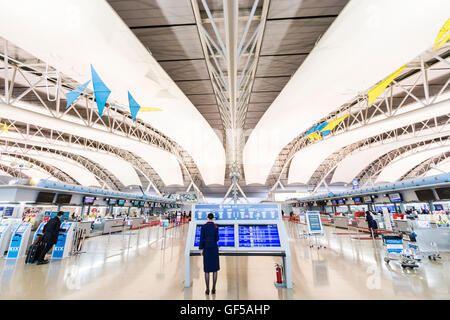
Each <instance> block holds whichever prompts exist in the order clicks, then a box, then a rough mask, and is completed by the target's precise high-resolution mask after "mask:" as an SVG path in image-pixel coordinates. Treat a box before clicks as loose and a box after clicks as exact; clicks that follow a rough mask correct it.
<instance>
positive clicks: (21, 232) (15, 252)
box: [6, 222, 31, 259]
mask: <svg viewBox="0 0 450 320" xmlns="http://www.w3.org/2000/svg"><path fill="white" fill-rule="evenodd" d="M30 234H31V223H29V222H23V223H20V224H19V225H18V227H17V228H16V229H15V230H14V232H13V234H12V237H11V241H10V243H9V248H8V255H7V256H6V259H17V258H20V257H22V256H24V255H25V253H26V251H27V247H28V240H29V238H30Z"/></svg>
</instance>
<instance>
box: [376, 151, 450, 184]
mask: <svg viewBox="0 0 450 320" xmlns="http://www.w3.org/2000/svg"><path fill="white" fill-rule="evenodd" d="M448 150H450V146H449V145H447V146H444V147H438V148H434V149H431V150H425V151H419V152H417V151H413V152H410V153H409V154H410V156H406V157H403V156H402V157H401V159H399V160H397V161H395V160H394V161H393V162H392V163H390V164H389V165H388V166H386V167H385V168H384V169H383V170H382V171H381V172H380V174H379V175H378V178H377V180H376V183H384V182H395V181H397V180H398V179H400V178H401V177H402V176H403V175H404V174H406V173H407V172H408V171H409V170H411V169H413V168H414V167H415V166H417V165H419V164H420V163H422V162H423V161H425V160H427V159H429V158H431V157H433V156H435V155H438V154H440V153H442V152H446V151H448Z"/></svg>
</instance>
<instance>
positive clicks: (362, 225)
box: [356, 217, 369, 228]
mask: <svg viewBox="0 0 450 320" xmlns="http://www.w3.org/2000/svg"><path fill="white" fill-rule="evenodd" d="M356 220H357V226H358V227H360V228H368V227H369V225H368V224H367V221H366V217H358V218H356Z"/></svg>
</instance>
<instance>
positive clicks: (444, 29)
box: [433, 19, 450, 49]
mask: <svg viewBox="0 0 450 320" xmlns="http://www.w3.org/2000/svg"><path fill="white" fill-rule="evenodd" d="M449 30H450V19H448V20H447V22H445V23H444V25H443V27H442V28H441V30H440V31H439V33H438V35H437V37H436V40H434V45H433V49H439V48H440V47H442V45H443V44H444V43H446V42H447V41H448V40H449V39H450V33H449V34H447V35H446V36H445V34H446V33H447V32H448V31H449ZM444 36H445V37H444ZM441 39H442V41H439V40H441Z"/></svg>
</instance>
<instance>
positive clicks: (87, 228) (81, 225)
mask: <svg viewBox="0 0 450 320" xmlns="http://www.w3.org/2000/svg"><path fill="white" fill-rule="evenodd" d="M91 226H92V221H80V222H78V225H77V227H78V228H80V229H82V230H84V231H83V232H84V234H85V235H86V237H87V236H88V235H89V233H90V232H91Z"/></svg>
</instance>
